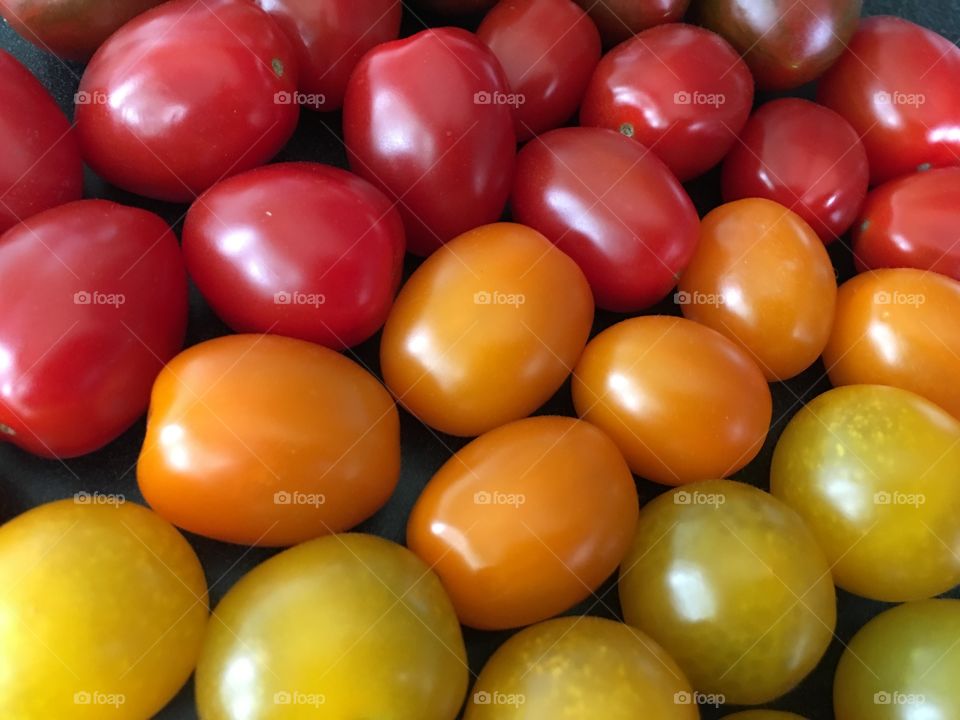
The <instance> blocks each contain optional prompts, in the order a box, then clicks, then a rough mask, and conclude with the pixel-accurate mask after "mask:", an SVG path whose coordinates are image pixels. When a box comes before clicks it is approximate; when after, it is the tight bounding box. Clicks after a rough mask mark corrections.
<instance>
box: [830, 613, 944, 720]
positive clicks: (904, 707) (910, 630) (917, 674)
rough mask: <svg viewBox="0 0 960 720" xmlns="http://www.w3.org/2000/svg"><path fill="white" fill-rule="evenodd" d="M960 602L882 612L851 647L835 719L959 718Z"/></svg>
mask: <svg viewBox="0 0 960 720" xmlns="http://www.w3.org/2000/svg"><path fill="white" fill-rule="evenodd" d="M957 637H960V601H957V600H923V601H920V602H912V603H907V604H906V605H899V606H897V607H895V608H891V609H890V610H887V611H885V612H882V613H880V614H879V615H877V616H876V617H875V618H873V619H872V620H871V621H870V622H868V623H867V624H866V625H864V626H863V628H861V629H860V632H858V633H857V634H856V635H854V636H853V640H851V641H850V644H849V645H848V646H847V649H846V650H845V651H844V653H843V656H842V657H841V658H840V664H839V665H838V666H837V675H836V679H835V680H834V685H833V707H834V712H835V713H836V717H837V720H919V718H931V719H932V718H954V717H960V693H958V692H957V677H958V676H960V645H958V644H957Z"/></svg>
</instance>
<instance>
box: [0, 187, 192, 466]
mask: <svg viewBox="0 0 960 720" xmlns="http://www.w3.org/2000/svg"><path fill="white" fill-rule="evenodd" d="M0 302H2V303H3V307H5V308H6V310H7V311H6V312H5V313H3V314H2V316H0V354H2V356H3V357H4V358H5V362H4V363H3V364H2V370H0V387H2V396H0V427H2V430H3V433H4V439H5V440H7V441H9V442H12V443H14V444H16V445H19V446H20V447H22V448H23V449H25V450H28V451H29V452H32V453H34V454H36V455H41V456H44V457H74V456H77V455H84V454H86V453H89V452H93V451H94V450H97V449H99V448H101V447H103V446H104V445H106V444H107V443H108V442H110V441H111V440H113V439H114V438H116V437H117V436H118V435H120V433H122V432H123V431H124V430H126V429H127V428H128V427H129V426H130V425H131V424H132V423H133V422H134V421H135V420H136V419H137V418H138V417H139V416H140V415H141V414H142V413H143V411H144V410H145V409H146V407H147V400H148V398H149V397H150V386H151V385H152V384H153V380H154V378H155V377H156V376H157V373H159V372H160V369H161V367H162V366H163V364H164V362H166V361H167V360H168V359H170V358H171V357H173V356H174V355H175V354H176V353H177V352H178V351H179V350H180V348H181V347H182V346H183V337H184V333H185V331H186V325H187V281H186V272H185V271H184V267H183V258H182V257H181V255H180V249H179V247H177V239H176V237H175V236H174V235H173V233H172V232H171V231H170V228H169V227H168V226H167V224H166V223H165V222H164V221H163V220H162V219H161V218H159V217H157V216H156V215H154V214H153V213H149V212H147V211H145V210H140V209H138V208H131V207H125V206H123V205H118V204H116V203H112V202H107V201H106V200H79V201H77V202H73V203H68V204H66V205H61V206H60V207H57V208H54V209H52V210H47V211H45V212H43V213H40V214H39V215H35V216H33V217H32V218H31V219H30V220H29V221H28V222H27V223H22V224H20V225H16V226H14V227H13V228H11V229H10V230H9V231H7V233H6V234H4V235H3V236H2V237H0Z"/></svg>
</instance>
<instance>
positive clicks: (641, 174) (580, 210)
mask: <svg viewBox="0 0 960 720" xmlns="http://www.w3.org/2000/svg"><path fill="white" fill-rule="evenodd" d="M511 205H512V208H513V215H514V218H515V219H516V220H517V221H518V222H522V223H524V224H526V225H529V226H530V227H532V228H534V229H536V230H539V231H540V232H542V233H543V234H544V235H546V236H547V237H548V238H549V239H550V240H551V241H553V242H554V243H555V244H556V246H557V247H558V248H560V249H561V250H562V251H563V252H565V253H566V254H567V255H569V256H570V257H572V258H573V259H574V260H575V261H576V262H577V264H578V265H579V266H580V268H581V269H582V270H583V272H584V274H585V275H586V276H587V279H588V280H589V281H590V287H591V289H592V290H593V295H594V298H595V299H596V302H597V305H598V306H599V307H601V308H604V309H606V310H615V311H618V312H632V311H635V310H642V309H644V308H647V307H650V306H651V305H653V304H655V303H657V302H658V301H660V300H662V299H663V298H664V297H666V295H667V293H669V292H670V289H671V288H672V287H673V286H674V285H675V284H676V280H677V275H678V274H679V273H680V272H681V271H682V270H683V269H684V268H685V267H686V266H687V263H688V262H689V260H690V257H691V256H692V255H693V251H694V248H695V247H696V244H697V227H698V224H699V221H698V219H697V212H696V209H695V208H694V207H693V203H692V202H691V201H690V198H689V197H688V196H687V193H686V191H685V190H684V189H683V187H682V186H681V185H680V183H679V182H677V180H676V178H675V177H674V176H673V175H672V174H671V173H670V171H669V170H668V169H667V168H666V166H664V164H663V163H662V162H660V161H659V160H658V159H657V158H656V157H655V156H654V155H652V154H651V153H650V152H649V151H648V150H647V149H646V148H644V147H643V146H642V145H640V144H639V143H635V142H633V141H632V140H629V139H628V138H625V137H623V136H621V135H620V134H619V133H616V132H614V131H612V130H605V129H602V128H561V129H559V130H553V131H551V132H548V133H546V134H544V135H541V136H540V137H538V138H536V139H534V140H532V141H531V142H530V143H528V144H527V145H526V147H524V148H523V150H521V152H520V155H519V156H518V159H517V174H516V178H515V180H514V187H513V197H512V200H511Z"/></svg>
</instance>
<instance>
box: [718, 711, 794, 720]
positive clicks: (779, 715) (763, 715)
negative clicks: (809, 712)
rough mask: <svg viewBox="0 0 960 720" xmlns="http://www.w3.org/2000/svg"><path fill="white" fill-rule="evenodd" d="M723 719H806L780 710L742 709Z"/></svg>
mask: <svg viewBox="0 0 960 720" xmlns="http://www.w3.org/2000/svg"><path fill="white" fill-rule="evenodd" d="M723 720H807V719H806V718H803V717H800V716H799V715H795V714H794V713H791V712H783V711H782V710H744V711H743V712H738V713H734V714H733V715H725V716H724V717H723Z"/></svg>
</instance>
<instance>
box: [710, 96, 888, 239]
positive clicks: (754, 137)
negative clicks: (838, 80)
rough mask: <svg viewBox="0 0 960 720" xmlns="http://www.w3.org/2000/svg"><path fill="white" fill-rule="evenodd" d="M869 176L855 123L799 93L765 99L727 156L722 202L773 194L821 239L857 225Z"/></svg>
mask: <svg viewBox="0 0 960 720" xmlns="http://www.w3.org/2000/svg"><path fill="white" fill-rule="evenodd" d="M869 180H870V166H869V165H868V164H867V151H866V150H865V149H864V147H863V143H862V142H861V141H860V137H859V136H858V135H857V133H856V131H855V130H854V129H853V128H852V127H851V126H850V123H848V122H847V121H846V120H844V119H843V117H841V116H840V115H838V114H837V113H835V112H833V111H832V110H830V109H829V108H825V107H823V106H822V105H817V104H816V103H812V102H810V101H809V100H802V99H800V98H781V99H779V100H772V101H770V102H768V103H766V104H764V105H761V106H760V108H758V109H757V111H756V112H755V113H754V114H753V115H752V116H751V117H750V120H749V121H748V122H747V125H746V127H745V128H744V129H743V132H741V133H740V140H739V142H737V143H736V144H735V145H734V146H733V148H732V149H731V150H730V153H729V154H728V155H727V157H726V159H725V160H724V162H723V197H724V200H726V201H727V202H731V201H733V200H742V199H743V198H754V197H758V198H766V199H768V200H774V201H775V202H778V203H780V204H781V205H785V206H786V207H788V208H790V209H791V210H793V211H794V212H795V213H797V215H799V216H800V217H802V218H803V219H804V220H806V221H807V223H808V224H809V225H810V227H812V228H813V229H814V230H815V231H816V233H817V235H819V236H820V239H821V240H823V242H824V243H831V242H833V241H834V240H836V239H837V238H838V237H840V236H841V235H843V234H844V233H845V232H846V231H847V230H848V229H849V227H850V226H851V225H852V224H853V221H854V220H855V219H856V218H857V213H858V212H859V211H860V207H861V206H862V205H863V201H864V198H865V197H866V195H867V184H868V183H869Z"/></svg>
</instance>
